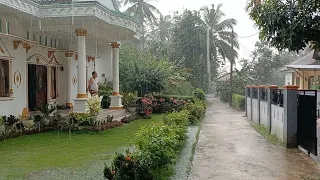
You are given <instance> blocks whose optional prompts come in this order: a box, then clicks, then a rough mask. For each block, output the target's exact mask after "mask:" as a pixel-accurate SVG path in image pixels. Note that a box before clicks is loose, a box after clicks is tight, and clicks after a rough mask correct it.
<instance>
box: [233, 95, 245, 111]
mask: <svg viewBox="0 0 320 180" xmlns="http://www.w3.org/2000/svg"><path fill="white" fill-rule="evenodd" d="M245 103H246V100H245V96H242V95H240V94H233V95H232V107H234V108H236V109H239V110H244V109H245Z"/></svg>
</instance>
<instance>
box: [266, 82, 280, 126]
mask: <svg viewBox="0 0 320 180" xmlns="http://www.w3.org/2000/svg"><path fill="white" fill-rule="evenodd" d="M274 89H278V86H275V85H271V86H268V87H267V95H268V108H267V130H268V131H269V132H271V127H272V124H271V122H272V121H271V117H272V111H271V104H272V98H273V95H272V91H273V90H274Z"/></svg>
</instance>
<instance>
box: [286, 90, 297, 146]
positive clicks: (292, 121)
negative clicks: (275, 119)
mask: <svg viewBox="0 0 320 180" xmlns="http://www.w3.org/2000/svg"><path fill="white" fill-rule="evenodd" d="M283 90H284V92H283V108H284V118H283V119H284V122H283V139H284V143H285V144H286V146H287V148H296V147H298V142H297V123H298V117H297V113H296V112H297V109H298V107H297V106H298V104H297V90H298V86H292V85H288V86H285V87H284V89H283Z"/></svg>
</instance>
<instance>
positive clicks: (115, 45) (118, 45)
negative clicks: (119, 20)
mask: <svg viewBox="0 0 320 180" xmlns="http://www.w3.org/2000/svg"><path fill="white" fill-rule="evenodd" d="M111 46H112V48H119V47H120V44H119V43H117V42H113V43H111Z"/></svg>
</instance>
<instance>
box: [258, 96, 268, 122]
mask: <svg viewBox="0 0 320 180" xmlns="http://www.w3.org/2000/svg"><path fill="white" fill-rule="evenodd" d="M267 123H268V102H266V101H260V124H262V125H264V127H268V126H267Z"/></svg>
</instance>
